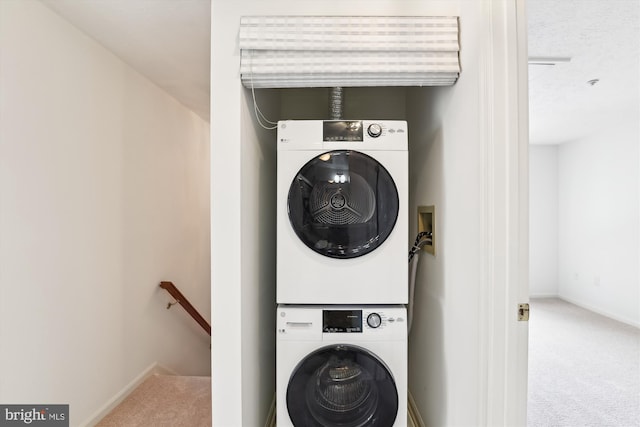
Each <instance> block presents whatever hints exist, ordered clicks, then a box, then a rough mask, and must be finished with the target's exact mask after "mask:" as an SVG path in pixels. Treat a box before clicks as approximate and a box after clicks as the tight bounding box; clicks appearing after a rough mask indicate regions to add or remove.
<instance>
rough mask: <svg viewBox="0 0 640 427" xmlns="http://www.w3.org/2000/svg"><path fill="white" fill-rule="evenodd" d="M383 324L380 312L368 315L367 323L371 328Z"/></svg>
mask: <svg viewBox="0 0 640 427" xmlns="http://www.w3.org/2000/svg"><path fill="white" fill-rule="evenodd" d="M381 324H382V318H381V317H380V315H379V314H378V313H371V314H369V315H368V316H367V325H369V326H370V327H371V328H374V329H375V328H377V327H379V326H380V325H381Z"/></svg>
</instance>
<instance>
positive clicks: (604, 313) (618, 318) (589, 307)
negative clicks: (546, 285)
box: [557, 295, 640, 329]
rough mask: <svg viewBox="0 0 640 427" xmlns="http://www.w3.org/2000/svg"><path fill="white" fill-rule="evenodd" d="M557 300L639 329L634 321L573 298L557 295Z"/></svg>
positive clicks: (639, 326)
mask: <svg viewBox="0 0 640 427" xmlns="http://www.w3.org/2000/svg"><path fill="white" fill-rule="evenodd" d="M557 298H558V299H561V300H563V301H566V302H568V303H570V304H573V305H577V306H578V307H581V308H584V309H585V310H589V311H592V312H594V313H597V314H599V315H601V316H604V317H608V318H609V319H613V320H615V321H617V322H620V323H624V324H625V325H629V326H633V327H636V328H639V329H640V323H639V322H636V321H633V320H631V319H627V318H624V317H621V316H618V315H615V314H612V313H609V312H607V311H606V310H601V309H599V308H597V307H594V306H592V305H590V304H585V303H583V302H581V301H578V300H574V299H573V298H567V297H566V296H563V295H558V297H557Z"/></svg>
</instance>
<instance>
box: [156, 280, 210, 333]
mask: <svg viewBox="0 0 640 427" xmlns="http://www.w3.org/2000/svg"><path fill="white" fill-rule="evenodd" d="M160 287H161V288H162V289H164V290H165V291H167V292H169V293H170V294H171V296H172V297H174V298H175V299H176V302H174V303H173V304H172V303H169V304H168V305H167V308H171V306H172V305H174V304H176V303H177V304H180V305H181V306H182V308H184V309H185V311H186V312H187V313H189V315H191V317H193V319H194V320H195V321H196V322H198V324H199V325H200V326H202V329H204V330H205V331H206V332H207V333H208V334H209V336H211V325H209V322H207V321H206V320H205V319H204V317H202V315H201V314H200V313H198V310H196V308H195V307H194V306H193V305H191V303H190V302H189V300H188V299H187V298H186V297H185V296H184V295H182V292H180V290H179V289H178V288H176V285H174V284H173V283H172V282H160Z"/></svg>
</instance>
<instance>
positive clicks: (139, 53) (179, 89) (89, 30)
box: [0, 0, 211, 121]
mask: <svg viewBox="0 0 640 427" xmlns="http://www.w3.org/2000/svg"><path fill="white" fill-rule="evenodd" d="M0 1H2V0H0ZM41 1H42V3H44V4H45V5H47V6H48V7H49V8H51V9H53V10H54V11H55V12H57V13H58V14H59V15H61V16H62V17H63V18H65V19H67V20H68V21H69V22H71V23H72V24H73V25H75V26H76V27H77V28H79V29H80V30H81V31H83V32H84V33H86V34H88V35H89V36H90V37H92V38H94V39H95V40H97V41H98V42H99V43H100V44H102V45H103V46H104V47H106V48H107V49H108V50H110V51H112V52H113V53H114V54H115V55H117V56H118V57H120V58H121V59H122V60H123V61H124V62H126V63H128V64H129V65H131V66H132V67H133V68H134V69H136V70H137V71H138V72H139V73H141V74H143V75H145V76H146V77H147V78H148V79H149V80H151V81H153V82H154V83H155V84H157V85H158V86H160V87H161V88H163V89H164V90H165V91H166V92H167V93H169V94H170V95H172V96H173V97H174V98H176V99H177V100H178V101H180V102H181V103H182V104H184V105H185V106H186V107H187V108H189V109H191V110H193V111H194V112H195V113H196V114H198V115H199V116H200V117H202V118H203V119H205V120H206V121H209V85H210V82H209V80H210V72H209V63H210V61H209V58H210V55H211V53H210V52H211V51H210V44H211V2H210V0H41Z"/></svg>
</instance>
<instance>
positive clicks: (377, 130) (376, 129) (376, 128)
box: [367, 123, 382, 138]
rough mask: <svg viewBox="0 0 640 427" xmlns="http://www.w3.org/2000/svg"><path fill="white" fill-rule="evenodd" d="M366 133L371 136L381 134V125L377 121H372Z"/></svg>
mask: <svg viewBox="0 0 640 427" xmlns="http://www.w3.org/2000/svg"><path fill="white" fill-rule="evenodd" d="M367 133H368V134H369V136H370V137H371V138H377V137H379V136H380V135H382V126H380V125H379V124H377V123H372V124H370V125H369V127H368V128H367Z"/></svg>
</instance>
